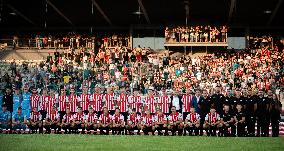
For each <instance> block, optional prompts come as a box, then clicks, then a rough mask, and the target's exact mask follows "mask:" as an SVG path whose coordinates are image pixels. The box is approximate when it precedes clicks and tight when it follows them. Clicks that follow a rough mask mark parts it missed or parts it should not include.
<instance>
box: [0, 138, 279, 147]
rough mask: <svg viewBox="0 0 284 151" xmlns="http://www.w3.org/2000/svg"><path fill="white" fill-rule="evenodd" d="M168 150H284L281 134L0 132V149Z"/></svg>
mask: <svg viewBox="0 0 284 151" xmlns="http://www.w3.org/2000/svg"><path fill="white" fill-rule="evenodd" d="M45 150H46V151H49V150H58V151H67V150H68V151H69V150H74V151H78V150H90V151H91V150H92V151H97V150H103V151H107V150H113V151H120V150H124V151H127V150H130V151H140V150H168V151H175V150H179V151H183V150H190V151H199V150H200V151H206V150H208V151H215V150H216V151H223V150H224V151H228V150H236V151H241V150H248V151H254V150H255V151H275V150H279V151H284V137H279V138H272V137H269V138H224V137H205V136H204V137H190V136H180V137H179V136H168V137H164V136H112V135H110V136H97V135H96V136H93V135H55V134H51V135H40V134H34V135H29V134H26V135H17V134H16V135H4V134H1V135H0V151H45Z"/></svg>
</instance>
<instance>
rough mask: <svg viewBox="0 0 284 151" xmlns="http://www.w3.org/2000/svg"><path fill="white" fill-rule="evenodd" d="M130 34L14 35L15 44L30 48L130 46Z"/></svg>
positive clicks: (15, 45) (70, 33)
mask: <svg viewBox="0 0 284 151" xmlns="http://www.w3.org/2000/svg"><path fill="white" fill-rule="evenodd" d="M129 40H130V39H129V36H128V35H126V34H103V35H100V34H97V35H95V36H90V35H87V34H78V33H74V32H69V33H67V34H46V35H45V34H36V35H31V36H27V35H25V36H14V37H13V46H14V47H15V48H16V47H28V48H38V49H44V48H48V49H50V48H55V49H63V48H68V47H70V48H74V49H79V48H89V49H94V48H95V47H100V46H101V45H103V46H104V47H116V46H120V47H121V46H125V47H129Z"/></svg>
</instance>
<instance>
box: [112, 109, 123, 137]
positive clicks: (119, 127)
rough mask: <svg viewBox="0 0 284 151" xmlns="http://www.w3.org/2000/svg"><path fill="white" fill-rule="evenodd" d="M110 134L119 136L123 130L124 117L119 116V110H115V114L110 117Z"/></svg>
mask: <svg viewBox="0 0 284 151" xmlns="http://www.w3.org/2000/svg"><path fill="white" fill-rule="evenodd" d="M112 123H113V124H112V134H114V135H115V134H117V135H120V134H121V131H124V129H125V123H124V116H123V115H122V114H120V110H119V109H115V113H114V115H113V116H112Z"/></svg>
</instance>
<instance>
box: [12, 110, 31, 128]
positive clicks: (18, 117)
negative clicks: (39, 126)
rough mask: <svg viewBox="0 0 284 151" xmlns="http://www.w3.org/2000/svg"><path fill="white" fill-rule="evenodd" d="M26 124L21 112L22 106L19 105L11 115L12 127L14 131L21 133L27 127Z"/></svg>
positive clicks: (25, 118)
mask: <svg viewBox="0 0 284 151" xmlns="http://www.w3.org/2000/svg"><path fill="white" fill-rule="evenodd" d="M27 124H28V122H27V117H26V116H24V114H23V113H22V108H21V107H19V108H18V110H17V112H16V113H15V114H14V115H13V117H12V128H13V130H14V131H15V132H16V133H23V132H24V130H25V129H26V128H27Z"/></svg>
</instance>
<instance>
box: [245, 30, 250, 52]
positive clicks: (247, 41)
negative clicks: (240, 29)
mask: <svg viewBox="0 0 284 151" xmlns="http://www.w3.org/2000/svg"><path fill="white" fill-rule="evenodd" d="M249 35H250V29H249V27H246V30H245V38H246V41H245V42H246V44H245V45H246V48H248V47H249Z"/></svg>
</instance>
